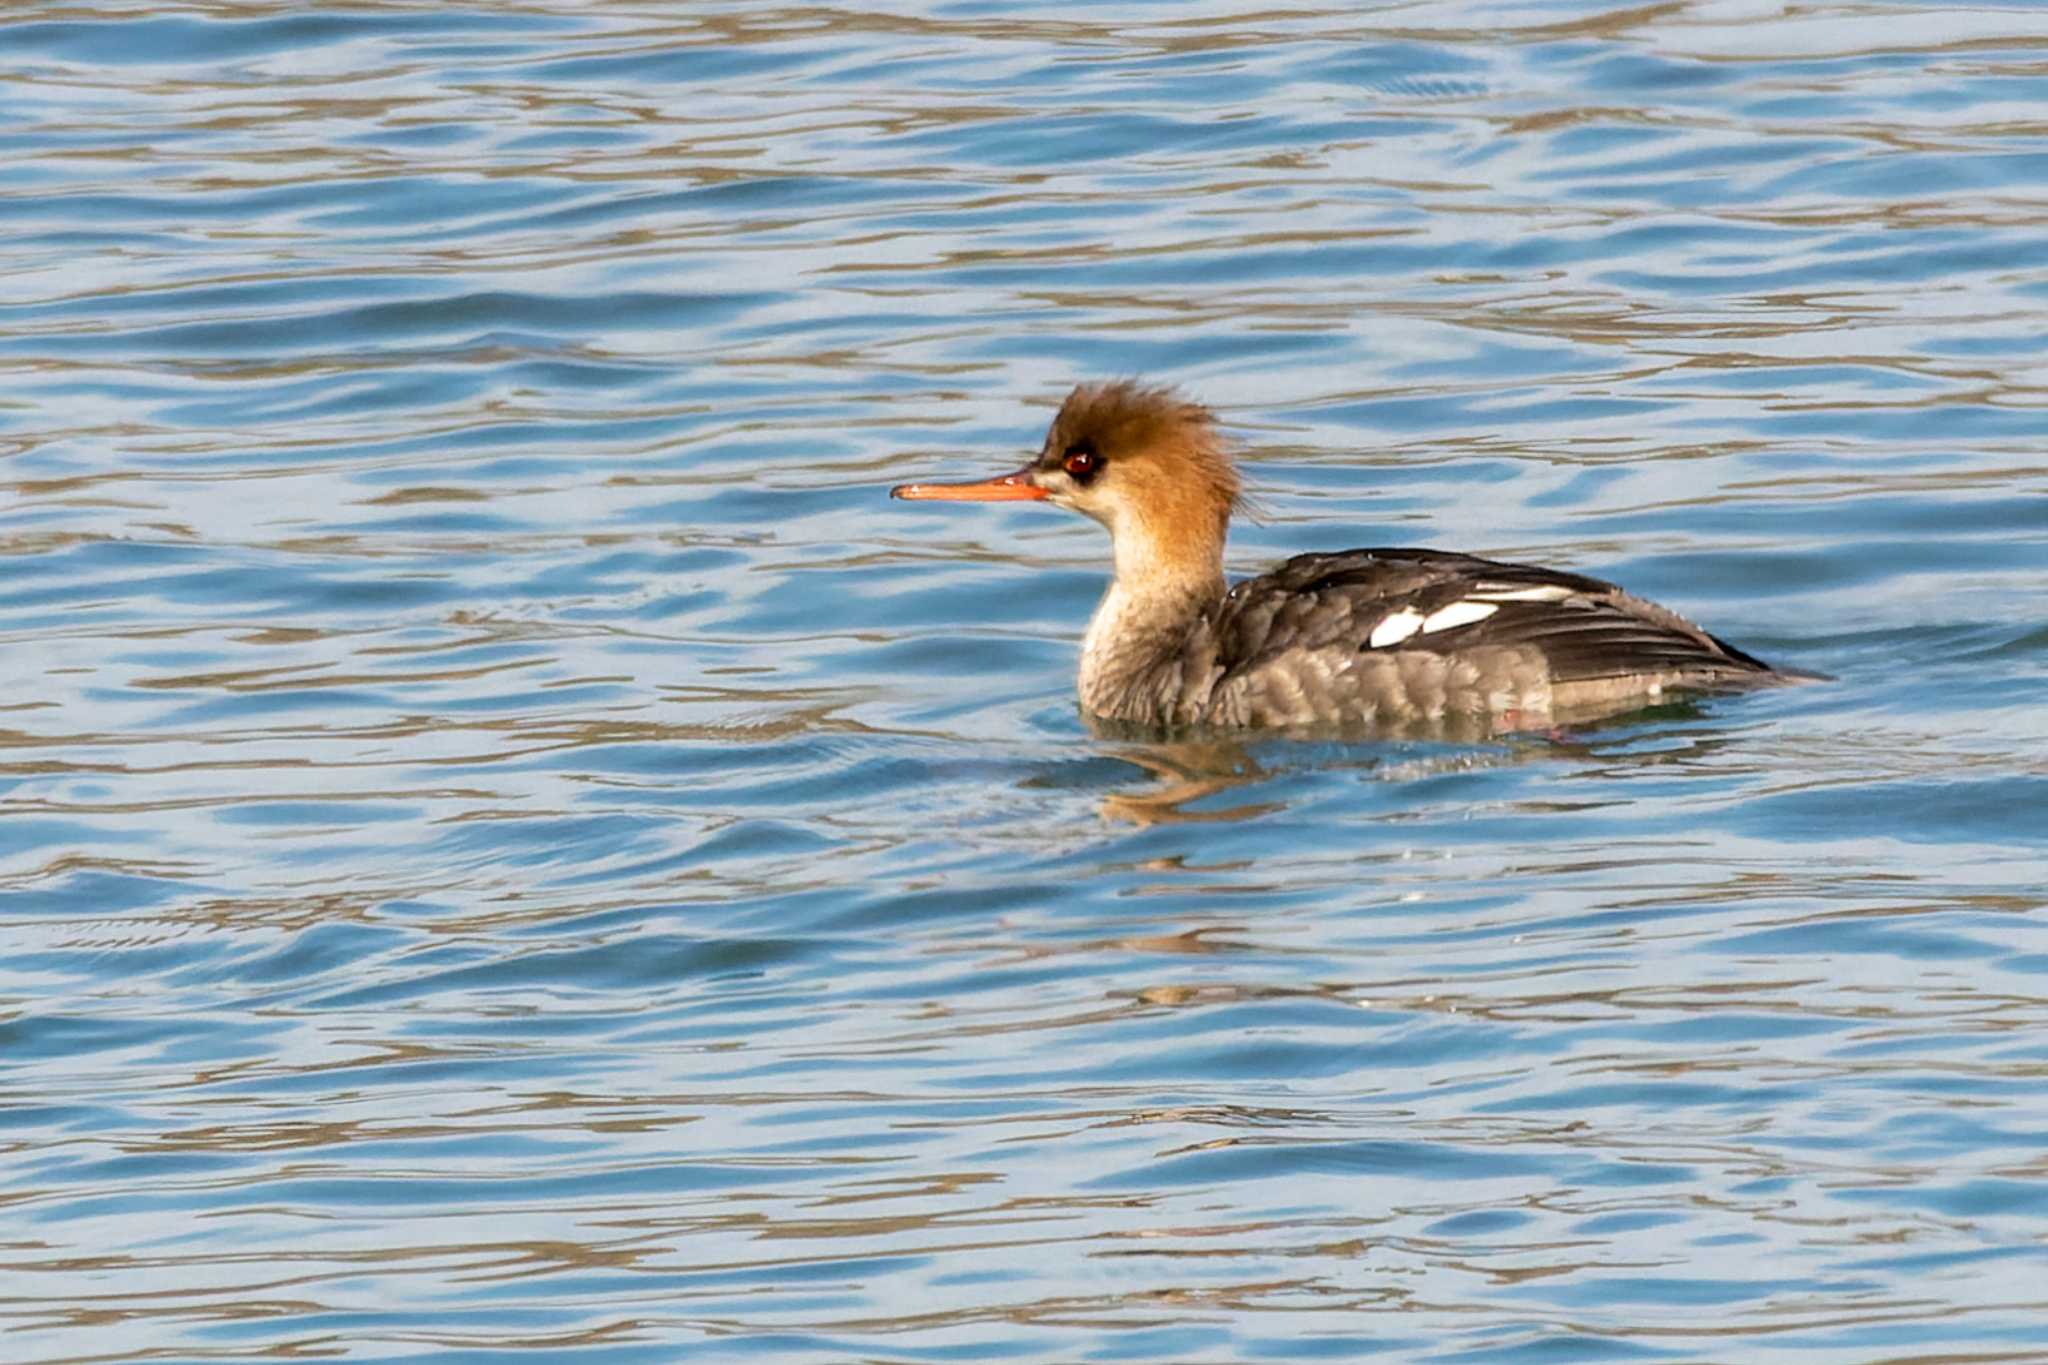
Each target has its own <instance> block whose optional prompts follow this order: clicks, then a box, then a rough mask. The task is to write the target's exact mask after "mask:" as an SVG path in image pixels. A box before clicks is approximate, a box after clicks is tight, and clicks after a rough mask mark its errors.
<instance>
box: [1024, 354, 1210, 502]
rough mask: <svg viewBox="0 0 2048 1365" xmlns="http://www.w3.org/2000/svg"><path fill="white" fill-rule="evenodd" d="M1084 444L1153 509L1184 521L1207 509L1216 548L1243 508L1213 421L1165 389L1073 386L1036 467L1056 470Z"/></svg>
mask: <svg viewBox="0 0 2048 1365" xmlns="http://www.w3.org/2000/svg"><path fill="white" fill-rule="evenodd" d="M1083 443H1086V444H1088V445H1091V446H1092V447H1093V448H1094V449H1095V450H1096V451H1097V452H1099V453H1100V454H1101V456H1102V458H1103V459H1104V460H1105V461H1106V462H1107V463H1108V464H1109V465H1110V466H1111V467H1112V469H1114V470H1115V476H1116V477H1117V478H1118V479H1119V480H1120V481H1122V482H1123V483H1124V484H1125V486H1126V487H1129V488H1134V489H1135V488H1139V487H1145V488H1147V491H1149V492H1150V494H1151V497H1150V498H1148V499H1147V501H1154V502H1155V505H1156V504H1158V503H1164V504H1167V505H1168V506H1169V507H1170V511H1171V512H1172V513H1177V514H1180V515H1187V514H1188V513H1189V512H1190V511H1191V510H1192V509H1191V508H1189V507H1187V506H1186V505H1185V504H1187V503H1189V502H1193V503H1195V504H1197V505H1200V504H1206V505H1207V507H1208V508H1209V509H1211V515H1213V516H1216V517H1218V518H1220V520H1219V521H1218V523H1217V526H1216V531H1217V534H1218V538H1219V540H1220V538H1221V533H1222V530H1223V526H1224V525H1226V524H1227V523H1228V521H1229V519H1230V515H1231V513H1233V512H1236V511H1238V510H1239V509H1240V508H1242V507H1243V505H1244V486H1243V483H1242V481H1241V480H1240V479H1239V478H1238V474H1237V466H1236V465H1235V464H1234V463H1233V462H1232V461H1231V458H1230V450H1229V447H1228V445H1227V444H1226V443H1225V442H1224V439H1223V436H1222V434H1221V433H1220V432H1218V431H1217V430H1216V418H1215V416H1214V414H1212V413H1211V412H1210V411H1209V409H1207V408H1205V407H1203V406H1202V405H1201V404H1200V403H1193V402H1190V401H1188V400H1187V399H1185V398H1182V397H1181V396H1180V395H1179V394H1178V393H1176V392H1174V390H1173V389H1171V388H1169V387H1167V386H1165V385H1147V384H1141V383H1139V382H1138V381H1136V380H1133V379H1119V380H1115V381H1112V382H1110V383H1106V384H1082V385H1080V386H1079V387H1078V388H1076V389H1075V390H1074V391H1073V392H1072V393H1070V394H1068V395H1067V401H1066V402H1065V403H1062V404H1061V405H1060V411H1059V416H1057V417H1055V418H1053V421H1052V428H1051V430H1049V431H1048V432H1047V433H1046V436H1045V448H1044V450H1043V451H1041V452H1040V454H1039V463H1040V465H1042V466H1045V467H1048V468H1051V467H1056V466H1057V465H1058V464H1059V463H1060V461H1061V460H1062V459H1063V458H1064V457H1065V455H1066V453H1067V452H1068V451H1070V450H1072V449H1074V448H1075V447H1077V446H1079V445H1081V444H1083ZM1148 486H1149V487H1148ZM1162 510H1167V509H1166V508H1162Z"/></svg>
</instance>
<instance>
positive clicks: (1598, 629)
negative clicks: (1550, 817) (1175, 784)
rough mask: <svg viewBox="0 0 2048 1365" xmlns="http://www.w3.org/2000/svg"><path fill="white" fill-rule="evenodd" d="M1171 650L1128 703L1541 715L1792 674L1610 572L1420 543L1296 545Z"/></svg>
mask: <svg viewBox="0 0 2048 1365" xmlns="http://www.w3.org/2000/svg"><path fill="white" fill-rule="evenodd" d="M1162 665H1164V666H1163V667H1162V668H1161V670H1159V671H1158V672H1157V673H1155V674H1154V676H1153V680H1152V681H1153V686H1151V687H1149V688H1146V689H1142V691H1144V692H1148V693H1149V694H1150V695H1149V696H1134V697H1133V701H1134V702H1135V703H1137V705H1136V706H1134V707H1133V708H1132V713H1131V714H1128V715H1126V716H1125V717H1124V718H1126V719H1132V720H1150V721H1153V722H1157V723H1166V724H1205V725H1219V726H1231V727H1236V726H1261V727H1271V726H1326V725H1331V724H1337V725H1346V724H1353V725H1388V724H1406V723H1412V722H1417V721H1432V720H1437V719H1441V718H1443V717H1446V716H1454V715H1475V714H1477V715H1485V714H1491V715H1494V716H1502V717H1506V718H1508V719H1509V720H1510V721H1511V722H1517V721H1524V722H1527V723H1537V724H1541V723H1549V721H1550V720H1552V719H1553V718H1563V717H1572V718H1577V717H1580V716H1583V715H1586V714H1589V713H1598V712H1601V711H1606V712H1608V713H1612V712H1615V711H1618V710H1622V709H1627V708H1628V707H1629V706H1630V705H1631V704H1634V705H1641V704H1645V703H1648V702H1650V701H1653V700H1655V699H1657V698H1658V697H1660V696H1662V695H1663V694H1664V693H1665V692H1667V691H1674V690H1676V691H1703V690H1716V689H1726V688H1734V687H1749V686H1756V685H1760V684H1768V683H1772V682H1780V681H1789V680H1790V679H1791V677H1792V676H1794V675H1788V674H1783V673H1780V672H1778V671H1777V670H1774V669H1773V668H1771V667H1770V665H1768V664H1766V663H1764V662H1763V661H1762V660H1759V659H1757V658H1755V657H1753V656H1751V655H1749V654H1746V653H1744V652H1743V651H1741V650H1739V649H1737V648H1735V647H1734V646H1732V645H1730V644H1728V643H1726V642H1725V641H1723V640H1719V639H1717V638H1715V637H1714V636H1712V635H1709V634H1708V633H1707V632H1706V631H1704V630H1701V629H1700V628H1699V627H1698V626H1696V625H1694V624H1693V623H1692V622H1690V621H1688V620H1686V619H1685V618H1684V617H1682V616H1679V615H1678V614H1677V613H1676V612H1672V611H1668V610H1666V609H1665V608H1663V607H1660V606H1658V605H1656V604H1655V603H1653V602H1647V601H1644V600H1643V599H1642V598H1639V597H1635V596H1633V595H1631V594H1629V593H1626V592H1623V591H1622V590H1621V589H1619V588H1617V587H1616V586H1614V585H1613V584H1612V583H1607V582H1603V581H1601V580H1599V579H1596V578H1587V577H1585V576H1583V575H1580V574H1573V573H1563V572H1560V571H1557V570H1554V569H1544V568H1539V567H1536V566H1533V565H1526V564H1505V563H1500V562H1497V561H1494V560H1488V559H1480V558H1477V557H1475V556H1472V555H1463V554H1451V553H1447V552H1444V551H1440V550H1418V549H1361V550H1345V551H1341V552H1338V553H1335V554H1307V555H1299V556H1296V557H1295V558H1293V559H1290V560H1288V561H1287V562H1286V563H1284V564H1281V565H1280V566H1278V567H1277V568H1275V569H1273V570H1272V571H1270V572H1268V573H1265V574H1261V575H1260V576H1258V577H1257V578H1251V579H1246V580H1244V581H1243V582H1240V583H1238V584H1237V585H1236V586H1234V587H1233V588H1231V589H1230V591H1229V592H1228V593H1227V594H1225V596H1224V597H1223V598H1222V600H1221V601H1220V602H1218V603H1217V604H1216V605H1215V607H1214V608H1212V609H1211V610H1210V611H1209V612H1207V613H1205V614H1204V616H1203V618H1202V619H1201V620H1200V621H1199V622H1197V623H1196V624H1195V625H1194V627H1193V629H1192V630H1191V631H1190V632H1189V634H1188V636H1187V638H1186V640H1185V642H1184V644H1183V645H1182V647H1181V649H1180V650H1179V651H1178V657H1177V658H1175V659H1172V660H1170V661H1168V660H1162ZM1139 710H1150V711H1152V714H1151V715H1149V716H1148V715H1140V714H1137V712H1138V711H1139Z"/></svg>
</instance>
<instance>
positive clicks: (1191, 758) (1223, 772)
mask: <svg viewBox="0 0 2048 1365" xmlns="http://www.w3.org/2000/svg"><path fill="white" fill-rule="evenodd" d="M1708 715H1709V713H1708V712H1707V711H1706V709H1705V708H1703V707H1702V706H1701V704H1700V703H1699V702H1698V701H1695V700H1689V699H1679V700H1674V701H1669V702H1665V703H1663V704H1660V705H1658V706H1653V707H1646V708H1636V709H1633V710H1630V711H1627V712H1625V713H1622V714H1619V715H1614V714H1610V715H1604V716H1597V715H1596V716H1583V717H1558V716H1548V717H1545V719H1544V723H1543V724H1542V726H1541V727H1540V728H1526V727H1523V726H1520V725H1518V724H1517V723H1516V720H1515V718H1514V717H1512V716H1510V717H1506V718H1503V717H1499V716H1487V715H1456V716H1445V717H1441V718H1438V719H1435V720H1426V721H1425V720H1418V721H1413V722H1410V723H1407V724H1404V725H1402V726H1399V727H1389V726H1380V727H1376V728H1373V729H1371V730H1368V731H1363V732H1361V731H1358V730H1355V729H1354V730H1345V729H1341V728H1337V727H1317V728H1304V729H1299V730H1286V731H1262V732H1260V733H1258V734H1257V735H1255V736H1254V735H1237V736H1232V735H1227V734H1221V733H1210V734H1186V735H1164V734H1161V733H1160V732H1159V731H1158V730H1157V729H1154V728H1148V727H1145V726H1139V725H1133V724H1130V723H1128V722H1124V721H1113V720H1104V719H1102V718H1100V717H1087V718H1085V719H1086V721H1087V725H1088V729H1089V733H1090V734H1092V735H1093V736H1094V737H1095V738H1096V739H1098V740H1104V741H1108V742H1109V743H1110V744H1112V745H1113V746H1114V747H1113V749H1112V750H1111V752H1112V753H1113V754H1114V755H1115V756H1116V757H1117V758H1120V759H1122V760H1124V761H1125V762H1128V763H1131V764H1133V765H1135V766H1137V767H1139V768H1141V769H1143V770H1144V771H1145V772H1146V773H1148V774H1150V775H1151V778H1152V779H1153V781H1152V782H1151V783H1148V784H1146V785H1144V786H1142V787H1141V788H1139V789H1135V790H1131V791H1120V792H1111V793H1110V794H1109V795H1107V796H1105V797H1103V798H1102V804H1101V811H1102V815H1103V818H1104V819H1106V820H1114V821H1121V822H1126V823H1130V824H1135V825H1140V826H1146V825H1162V824H1191V823H1227V822H1233V821H1239V820H1250V819H1255V818H1257V817H1260V816H1264V815H1269V814H1272V813H1273V812H1276V811H1279V810H1283V809H1285V808H1286V803H1285V802H1283V801H1248V802H1245V803H1242V804H1235V805H1219V806H1204V807H1202V808H1200V809H1190V807H1191V806H1194V805H1195V803H1198V802H1203V801H1206V800H1207V799H1208V798H1210V797H1214V796H1217V795H1219V794H1222V793H1226V792H1231V791H1235V790H1237V789H1238V788H1240V787H1250V786H1251V785H1252V784H1254V783H1258V782H1263V781H1266V780H1267V779H1270V778H1273V777H1277V776H1280V775H1282V774H1284V773H1287V772H1289V771H1295V770H1298V769H1300V768H1303V767H1314V768H1320V769H1329V768H1332V767H1338V768H1353V769H1356V770H1358V771H1360V772H1367V771H1369V772H1371V773H1372V774H1373V776H1374V777H1376V778H1378V779H1380V780H1382V781H1394V782H1410V781H1417V780H1420V779H1423V778H1428V777H1435V776H1439V775H1442V774H1445V773H1454V772H1471V771H1474V770H1477V769H1483V768H1502V767H1511V766H1514V765H1516V764H1521V763H1528V762H1534V761H1539V760H1545V759H1548V760H1564V761H1567V762H1579V763H1584V764H1587V765H1597V764H1603V763H1607V764H1611V763H1613V762H1614V761H1615V760H1616V759H1625V760H1626V762H1627V763H1628V765H1629V766H1631V767H1637V766H1650V765H1654V764H1659V763H1666V762H1671V761H1674V760H1676V759H1694V758H1697V757H1699V756H1700V755H1701V754H1702V753H1706V752H1711V751H1713V750H1716V749H1719V748H1720V747H1722V745H1723V744H1725V743H1726V742H1727V741H1726V737H1725V736H1723V735H1722V734H1721V733H1720V732H1718V731H1708V732H1706V733H1701V732H1700V731H1699V730H1697V729H1694V728H1691V726H1692V725H1693V723H1695V722H1699V721H1702V720H1705V719H1707V718H1708ZM1671 725H1681V726H1685V727H1686V728H1684V729H1682V730H1679V731H1677V732H1675V733H1674V732H1672V731H1671V730H1669V729H1667V728H1666V727H1668V726H1671ZM1255 745H1256V747H1257V750H1258V753H1257V754H1255V753H1254V752H1253V748H1254V746H1255Z"/></svg>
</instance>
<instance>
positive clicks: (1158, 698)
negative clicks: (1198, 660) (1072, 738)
mask: <svg viewBox="0 0 2048 1365" xmlns="http://www.w3.org/2000/svg"><path fill="white" fill-rule="evenodd" d="M1111 535H1112V537H1113V539H1114V542H1115V554H1116V577H1115V578H1113V579H1111V580H1110V584H1109V589H1108V591H1106V592H1104V593H1103V594H1102V602H1101V604H1100V605H1099V606H1097V607H1096V608H1095V615H1094V617H1093V618H1092V619H1091V620H1090V621H1089V622H1088V633H1087V635H1085V636H1084V637H1082V641H1081V676H1080V682H1079V688H1078V690H1079V693H1080V699H1081V705H1082V707H1083V708H1085V709H1086V710H1088V711H1089V712H1091V713H1093V714H1095V715H1099V716H1111V717H1118V718H1122V719H1129V720H1163V719H1169V718H1170V717H1169V716H1168V715H1167V714H1166V713H1167V712H1168V711H1170V709H1171V704H1172V701H1173V699H1174V698H1175V697H1177V695H1178V693H1179V689H1180V685H1181V679H1180V676H1179V674H1180V665H1181V663H1182V659H1181V655H1182V653H1183V652H1184V649H1185V646H1186V645H1187V642H1188V639H1189V636H1190V634H1191V632H1193V631H1194V629H1195V628H1196V627H1197V626H1198V625H1199V624H1200V623H1201V622H1202V621H1203V620H1204V619H1205V617H1206V616H1207V615H1208V613H1209V612H1210V611H1211V609H1213V608H1214V607H1215V605H1216V603H1217V602H1219V601H1220V600H1222V597H1223V592H1224V582H1223V528H1222V527H1221V526H1220V525H1219V526H1218V527H1217V529H1216V533H1215V534H1214V535H1213V536H1212V535H1191V534H1189V533H1187V532H1186V531H1185V530H1184V529H1181V530H1177V531H1176V532H1175V533H1174V534H1172V535H1158V534H1154V533H1152V531H1151V529H1150V528H1149V527H1147V526H1145V525H1144V524H1142V523H1140V524H1137V525H1123V526H1115V527H1112V528H1111ZM1169 694H1171V695H1169Z"/></svg>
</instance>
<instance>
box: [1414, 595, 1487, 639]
mask: <svg viewBox="0 0 2048 1365" xmlns="http://www.w3.org/2000/svg"><path fill="white" fill-rule="evenodd" d="M1499 610H1500V608H1499V607H1497V606H1495V605H1494V604H1493V603H1491V602H1476V601H1474V600H1472V599H1471V598H1469V597H1468V598H1465V599H1464V600H1463V601H1459V602H1453V603H1451V604H1450V605H1449V606H1447V607H1438V608H1437V609H1436V610H1435V611H1433V612H1431V613H1430V614H1429V615H1427V616H1425V617H1423V618H1422V633H1423V634H1424V635H1427V634H1429V633H1430V632H1431V631H1433V630H1450V629H1452V628H1454V627H1456V626H1469V625H1471V624H1472V623H1473V622H1474V621H1484V620H1485V619H1486V618H1487V617H1489V616H1491V615H1493V614H1494V613H1495V612H1497V611H1499Z"/></svg>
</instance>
